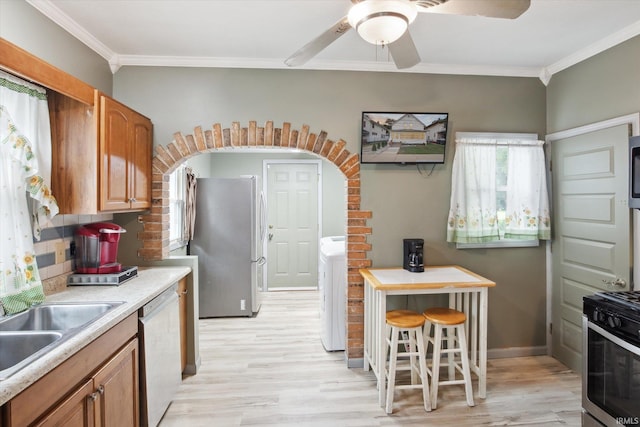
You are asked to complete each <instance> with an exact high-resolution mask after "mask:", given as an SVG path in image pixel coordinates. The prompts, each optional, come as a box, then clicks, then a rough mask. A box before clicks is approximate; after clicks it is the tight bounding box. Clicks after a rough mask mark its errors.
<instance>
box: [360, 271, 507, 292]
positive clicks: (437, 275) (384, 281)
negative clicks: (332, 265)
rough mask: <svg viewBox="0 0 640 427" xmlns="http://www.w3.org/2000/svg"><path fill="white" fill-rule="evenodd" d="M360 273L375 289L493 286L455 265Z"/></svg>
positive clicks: (492, 283) (493, 283)
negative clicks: (417, 271)
mask: <svg viewBox="0 0 640 427" xmlns="http://www.w3.org/2000/svg"><path fill="white" fill-rule="evenodd" d="M360 274H361V275H362V277H364V278H365V279H366V280H367V281H368V282H369V283H370V285H371V287H372V288H373V289H375V290H380V291H391V290H393V291H398V290H419V289H439V288H475V287H494V286H495V285H496V283H495V282H493V281H491V280H489V279H486V278H484V277H482V276H480V275H478V274H476V273H474V272H472V271H469V270H467V269H466V268H463V267H460V266H457V265H442V266H428V267H425V268H424V272H421V273H413V272H410V271H407V270H405V269H403V268H400V267H393V268H362V269H360Z"/></svg>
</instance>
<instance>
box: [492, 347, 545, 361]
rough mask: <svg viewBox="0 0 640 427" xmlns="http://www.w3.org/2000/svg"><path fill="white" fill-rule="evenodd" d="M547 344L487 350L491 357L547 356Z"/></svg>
mask: <svg viewBox="0 0 640 427" xmlns="http://www.w3.org/2000/svg"><path fill="white" fill-rule="evenodd" d="M546 355H547V346H545V345H540V346H535V347H509V348H493V349H489V350H487V358H489V359H505V358H508V357H526V356H546Z"/></svg>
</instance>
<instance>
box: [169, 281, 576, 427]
mask: <svg viewBox="0 0 640 427" xmlns="http://www.w3.org/2000/svg"><path fill="white" fill-rule="evenodd" d="M318 309H319V303H318V293H317V292H315V291H297V292H270V293H267V294H265V296H264V300H263V305H262V309H261V310H260V313H259V314H258V315H257V317H255V318H225V319H203V320H201V322H200V355H201V358H202V366H201V368H200V371H199V372H198V374H197V375H194V376H191V377H188V378H186V379H185V380H184V382H183V384H182V385H181V387H180V390H179V391H178V394H177V396H176V397H175V399H174V401H173V403H172V404H171V406H170V407H169V409H168V410H167V413H166V414H165V417H164V419H163V421H162V422H161V424H160V425H161V427H172V426H180V427H183V426H187V427H191V426H207V427H211V426H214V427H233V426H269V427H276V426H277V427H294V426H295V427H338V426H340V427H342V426H344V427H373V426H521V425H525V426H545V427H546V426H556V425H557V426H579V425H580V406H581V405H580V387H581V385H580V378H579V376H578V375H577V374H576V373H575V372H572V371H570V370H569V369H568V368H567V367H565V366H564V365H562V364H561V363H559V362H558V361H556V360H555V359H553V358H550V357H546V356H540V357H521V358H511V359H490V360H489V364H488V385H487V398H486V399H478V398H477V396H476V398H475V400H476V406H475V407H472V408H470V407H468V406H467V405H466V402H465V398H464V391H463V386H448V387H442V388H441V389H440V393H439V396H438V408H437V409H436V410H434V411H432V412H430V413H427V412H425V411H424V409H423V407H422V394H421V392H420V391H419V390H398V391H396V395H395V401H394V411H393V414H391V415H386V414H385V412H384V410H383V409H382V408H380V407H379V406H378V403H377V391H376V383H375V377H374V376H373V374H372V373H371V372H365V371H364V370H363V369H362V368H354V369H348V368H347V367H346V362H345V361H344V354H343V352H333V353H328V352H326V351H324V349H323V347H322V344H321V342H320V322H319V314H318ZM476 389H477V388H476V387H475V381H474V390H476Z"/></svg>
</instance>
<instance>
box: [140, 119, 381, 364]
mask: <svg viewBox="0 0 640 427" xmlns="http://www.w3.org/2000/svg"><path fill="white" fill-rule="evenodd" d="M173 137H174V139H173V141H171V142H170V143H169V144H167V145H166V147H164V146H162V145H159V146H157V147H156V154H155V156H154V157H153V161H152V180H151V192H152V205H151V211H150V213H149V214H146V215H143V216H142V223H143V230H142V231H141V232H140V233H139V235H138V239H140V240H141V241H142V248H141V249H140V250H139V252H138V255H139V256H140V257H142V258H144V259H146V260H161V259H164V258H167V257H168V256H169V174H170V173H171V172H173V171H174V170H175V169H176V168H177V167H178V166H179V165H180V164H182V163H183V162H184V161H185V160H186V159H188V158H190V157H193V156H196V155H198V154H201V153H211V152H215V151H216V150H218V149H224V150H225V152H228V151H229V150H233V149H238V150H239V151H241V150H242V149H243V148H245V149H246V148H247V147H263V148H274V149H278V148H280V149H287V148H296V149H299V150H302V151H306V152H309V153H313V154H315V155H317V156H320V157H322V158H324V159H326V160H328V161H330V162H331V163H333V164H335V165H336V166H337V167H338V168H339V169H340V171H342V173H343V174H344V176H345V178H346V182H347V185H346V191H347V206H346V208H347V226H346V230H345V235H346V236H347V253H346V264H347V331H346V332H347V349H346V356H347V360H354V359H360V358H362V357H363V348H364V342H363V340H364V302H363V299H364V288H363V279H362V277H361V276H360V274H359V273H358V269H359V268H363V267H369V266H371V261H370V260H369V259H368V258H367V252H368V251H370V250H371V245H370V244H369V243H368V242H367V236H368V235H369V234H371V227H369V226H368V225H367V221H368V219H369V218H371V212H370V211H361V210H360V158H359V156H358V155H357V154H353V153H350V152H349V151H348V150H347V149H346V148H345V146H346V142H345V141H343V140H342V139H340V140H338V141H337V142H333V141H331V140H330V139H328V138H327V133H326V132H324V131H321V132H320V133H319V134H317V135H316V134H315V133H312V132H310V131H309V126H308V125H303V126H302V128H301V129H300V130H295V129H291V124H290V123H286V122H285V123H283V124H282V127H281V128H276V127H274V125H273V121H268V122H266V123H265V125H264V127H259V126H257V124H256V122H255V121H250V122H249V126H248V127H241V125H240V122H233V123H232V125H231V128H224V129H223V128H222V126H221V125H220V124H219V123H216V124H214V125H213V126H212V127H211V129H208V130H203V129H202V127H200V126H198V127H196V128H194V130H193V134H191V135H186V136H184V135H183V134H182V133H180V132H176V133H175V134H174V135H173Z"/></svg>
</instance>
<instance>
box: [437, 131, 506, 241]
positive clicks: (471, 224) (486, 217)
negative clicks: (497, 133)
mask: <svg viewBox="0 0 640 427" xmlns="http://www.w3.org/2000/svg"><path fill="white" fill-rule="evenodd" d="M496 214H497V209H496V144H495V141H491V140H457V141H456V153H455V155H454V157H453V171H452V174H451V205H450V209H449V220H448V225H447V241H448V242H458V243H484V242H491V241H494V240H498V239H499V238H500V237H499V234H498V233H499V232H498V222H497V218H496Z"/></svg>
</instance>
